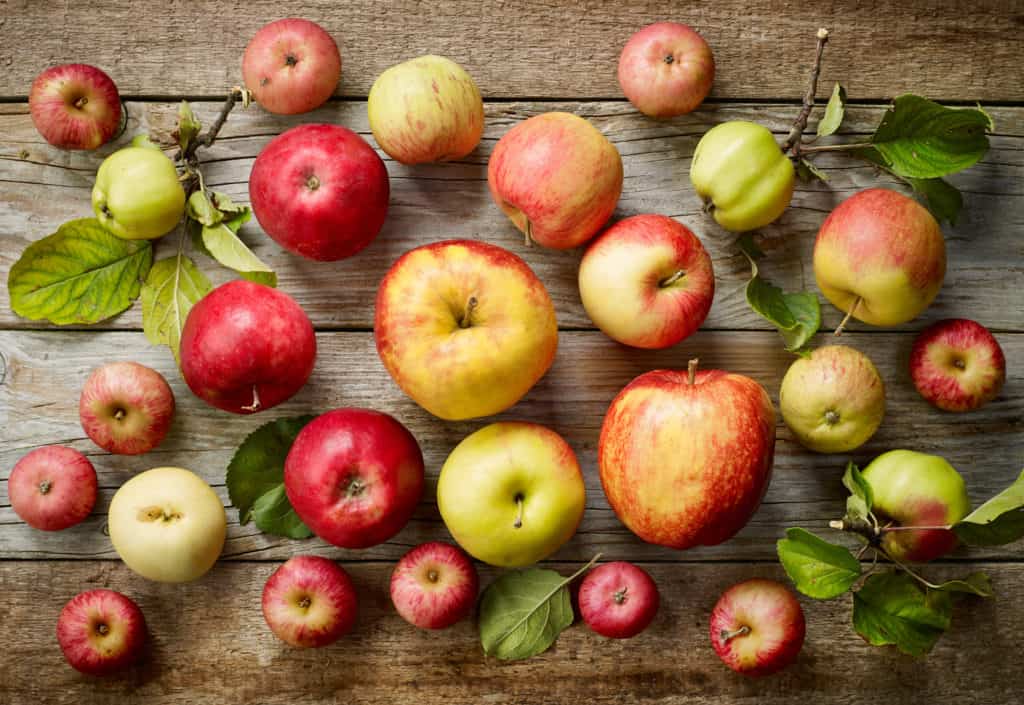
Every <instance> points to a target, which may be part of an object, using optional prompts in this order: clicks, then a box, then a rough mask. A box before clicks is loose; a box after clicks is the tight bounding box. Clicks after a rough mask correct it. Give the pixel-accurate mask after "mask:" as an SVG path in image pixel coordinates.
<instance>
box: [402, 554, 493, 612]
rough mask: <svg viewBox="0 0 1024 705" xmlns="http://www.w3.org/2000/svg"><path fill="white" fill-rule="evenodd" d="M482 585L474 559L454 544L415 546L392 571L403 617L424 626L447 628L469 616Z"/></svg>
mask: <svg viewBox="0 0 1024 705" xmlns="http://www.w3.org/2000/svg"><path fill="white" fill-rule="evenodd" d="M479 588H480V579H479V577H478V576H477V573H476V568H475V567H474V566H473V561H471V560H470V559H469V556H467V555H466V553H465V552H464V551H463V550H462V549H460V548H458V547H456V546H453V545H451V544H450V543H443V542H441V541H431V542H430V543H424V544H421V545H419V546H417V547H416V548H414V549H412V550H411V551H409V552H408V553H406V554H405V555H404V556H402V558H401V560H399V561H398V565H396V566H395V571H394V572H393V573H392V574H391V601H392V602H393V603H394V604H395V609H396V610H398V614H400V615H402V618H403V619H404V620H405V621H407V622H408V623H409V624H412V625H413V626H417V627H420V628H422V629H444V628H446V627H450V626H451V625H453V624H455V623H456V622H458V621H459V620H460V619H463V618H465V617H468V616H469V614H470V613H471V612H472V611H473V606H474V605H475V604H476V594H477V591H478V590H479Z"/></svg>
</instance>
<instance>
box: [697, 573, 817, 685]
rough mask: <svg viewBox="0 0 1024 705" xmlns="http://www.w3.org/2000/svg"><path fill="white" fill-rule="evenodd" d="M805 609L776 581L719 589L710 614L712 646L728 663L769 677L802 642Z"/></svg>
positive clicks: (791, 658) (744, 671)
mask: <svg viewBox="0 0 1024 705" xmlns="http://www.w3.org/2000/svg"><path fill="white" fill-rule="evenodd" d="M805 631H806V624H805V622H804V611H803V609H801V607H800V603H799V602H798V601H797V599H796V596H795V595H794V594H793V593H792V592H791V591H790V590H789V589H788V588H787V587H786V586H785V585H782V584H781V583H778V582H776V581H774V580H765V579H763V578H754V579H753V580H747V581H744V582H742V583H737V584H736V585H733V586H732V587H731V588H729V589H728V590H726V591H725V592H723V593H722V596H721V597H720V598H718V603H717V604H716V605H715V608H714V610H712V612H711V645H712V646H713V647H715V653H717V654H718V658H720V659H722V661H723V662H724V663H725V665H726V666H728V667H729V668H731V669H732V670H734V671H736V672H737V673H742V674H743V675H745V676H753V677H757V676H767V675H771V674H772V673H776V672H777V671H781V670H782V669H783V668H785V667H786V666H788V665H789V664H791V663H793V661H795V660H796V657H797V654H799V653H800V649H801V648H803V645H804V633H805Z"/></svg>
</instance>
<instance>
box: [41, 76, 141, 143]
mask: <svg viewBox="0 0 1024 705" xmlns="http://www.w3.org/2000/svg"><path fill="white" fill-rule="evenodd" d="M28 109H29V112H30V113H31V114H32V124H34V125H35V126H36V129H37V130H39V134H41V135H42V136H43V138H44V139H45V140H46V141H47V142H49V143H50V144H52V145H54V146H55V147H63V148H64V149H96V148H97V147H99V146H101V145H104V144H106V143H107V142H109V141H110V140H111V138H112V137H113V136H114V135H115V134H117V131H118V130H119V129H120V128H121V96H120V95H118V92H117V86H115V85H114V82H113V81H112V80H110V76H108V75H107V74H105V73H103V71H101V70H100V69H98V68H96V67H95V66H89V65H87V64H63V65H62V66H52V67H50V68H48V69H46V70H45V71H43V72H42V73H41V74H39V75H38V76H36V80H35V81H33V82H32V90H31V91H30V92H29V95H28Z"/></svg>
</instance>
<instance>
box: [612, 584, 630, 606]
mask: <svg viewBox="0 0 1024 705" xmlns="http://www.w3.org/2000/svg"><path fill="white" fill-rule="evenodd" d="M627 592H629V588H628V587H626V586H625V585H623V586H622V587H621V588H619V589H618V590H616V591H615V593H614V594H613V595H612V599H613V600H615V604H617V605H623V604H625V603H626V593H627Z"/></svg>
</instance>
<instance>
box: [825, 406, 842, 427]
mask: <svg viewBox="0 0 1024 705" xmlns="http://www.w3.org/2000/svg"><path fill="white" fill-rule="evenodd" d="M825 423H826V424H828V425H829V426H835V425H836V424H837V423H839V412H838V411H836V410H835V409H829V410H828V411H826V412H825Z"/></svg>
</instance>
